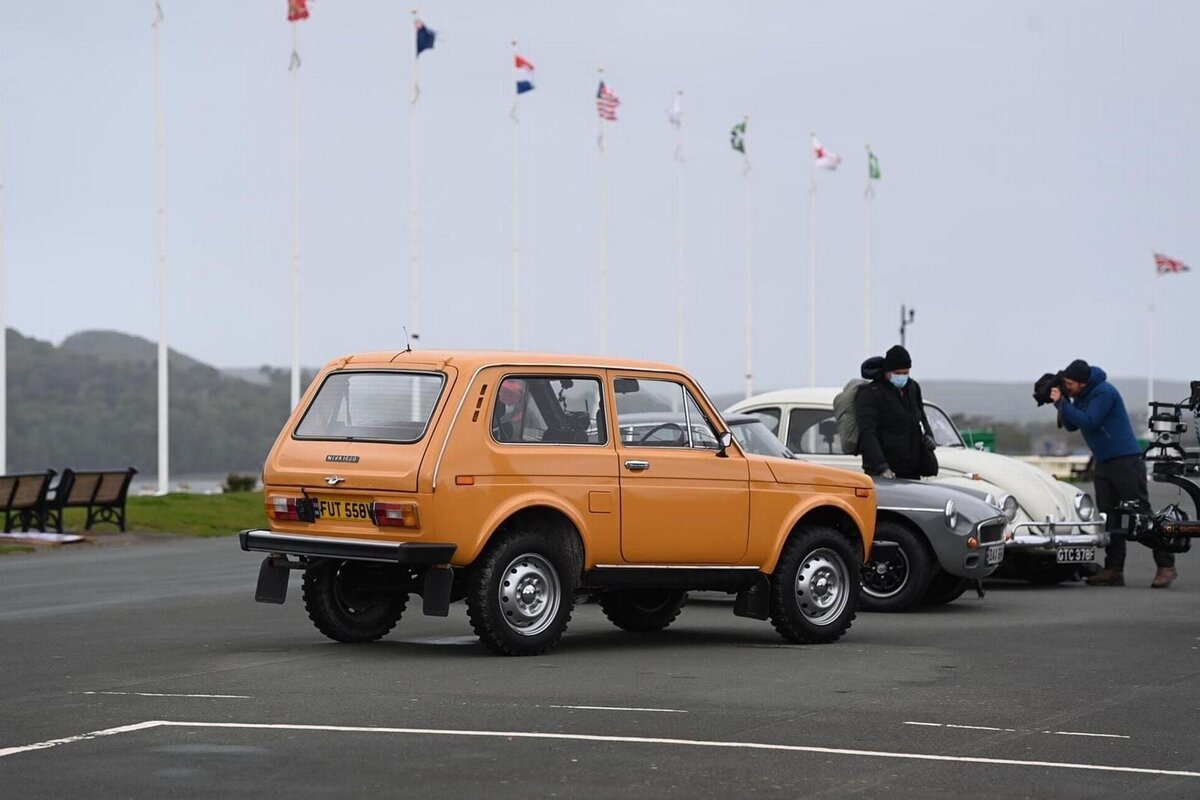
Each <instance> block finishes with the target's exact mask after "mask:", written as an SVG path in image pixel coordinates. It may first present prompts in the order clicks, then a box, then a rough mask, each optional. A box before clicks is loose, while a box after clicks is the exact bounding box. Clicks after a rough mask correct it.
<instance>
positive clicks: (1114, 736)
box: [904, 720, 1133, 739]
mask: <svg viewBox="0 0 1200 800" xmlns="http://www.w3.org/2000/svg"><path fill="white" fill-rule="evenodd" d="M904 724H905V725H918V726H921V727H925V728H955V729H957V730H965V731H999V732H1003V733H1048V734H1050V735H1052V736H1094V737H1096V738H1099V739H1132V738H1133V737H1132V736H1126V735H1125V734H1123V733H1085V732H1083V731H1043V730H1022V729H1020V728H992V727H989V726H987V725H951V724H950V723H948V722H915V721H911V720H909V721H906V722H905V723H904Z"/></svg>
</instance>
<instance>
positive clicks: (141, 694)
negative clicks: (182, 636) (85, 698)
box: [79, 692, 254, 700]
mask: <svg viewBox="0 0 1200 800" xmlns="http://www.w3.org/2000/svg"><path fill="white" fill-rule="evenodd" d="M79 694H118V695H128V696H131V697H206V698H215V699H221V700H253V699H254V698H253V697H251V696H250V695H248V694H167V693H165V692H79Z"/></svg>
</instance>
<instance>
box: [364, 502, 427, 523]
mask: <svg viewBox="0 0 1200 800" xmlns="http://www.w3.org/2000/svg"><path fill="white" fill-rule="evenodd" d="M375 524H376V525H378V526H379V527H381V528H419V527H421V515H420V514H419V513H418V512H417V504H416V503H380V502H376V503H375Z"/></svg>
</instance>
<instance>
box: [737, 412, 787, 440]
mask: <svg viewBox="0 0 1200 800" xmlns="http://www.w3.org/2000/svg"><path fill="white" fill-rule="evenodd" d="M746 413H747V414H753V415H754V416H756V417H759V418H761V419H762V421H763V425H766V426H767V430H769V431H770V432H771V433H773V434H775V435H776V436H778V435H779V419H780V416H781V414H780V409H779V408H778V407H777V406H768V407H766V408H751V409H748V410H747V411H746ZM735 432H736V431H735Z"/></svg>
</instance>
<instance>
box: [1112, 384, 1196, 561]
mask: <svg viewBox="0 0 1200 800" xmlns="http://www.w3.org/2000/svg"><path fill="white" fill-rule="evenodd" d="M1191 389H1192V393H1191V396H1190V397H1189V398H1188V399H1186V400H1184V401H1183V402H1182V403H1158V402H1151V403H1150V418H1149V420H1148V421H1147V425H1148V426H1149V428H1150V444H1149V445H1148V446H1147V447H1146V451H1145V454H1144V457H1145V459H1146V463H1148V464H1150V465H1151V469H1150V477H1151V478H1152V479H1153V480H1154V481H1155V482H1157V483H1169V484H1172V485H1174V486H1178V487H1179V488H1180V489H1182V490H1183V491H1184V492H1185V493H1186V494H1187V496H1188V497H1189V498H1191V500H1192V504H1193V506H1194V508H1195V511H1196V512H1197V516H1200V484H1197V482H1196V479H1197V478H1200V424H1197V428H1196V445H1197V446H1196V447H1187V446H1185V445H1184V444H1183V435H1184V434H1185V433H1187V429H1188V426H1187V423H1186V422H1184V421H1183V415H1184V412H1189V413H1191V415H1192V417H1193V422H1194V423H1200V381H1192V383H1191ZM1118 513H1119V514H1120V520H1119V522H1118V529H1119V532H1120V533H1121V534H1123V535H1124V536H1125V537H1126V538H1127V539H1131V540H1133V541H1135V542H1141V543H1142V544H1144V545H1146V546H1147V547H1151V548H1155V549H1159V550H1169V551H1170V552H1172V553H1186V552H1187V551H1188V550H1190V549H1191V547H1192V541H1191V540H1192V538H1193V537H1200V519H1192V518H1189V517H1188V515H1187V512H1185V511H1184V510H1183V509H1182V508H1180V507H1179V504H1178V503H1172V504H1170V505H1168V506H1167V507H1166V508H1164V509H1162V510H1161V511H1157V512H1148V511H1147V510H1146V509H1145V508H1143V507H1141V505H1140V504H1139V503H1138V502H1137V501H1136V500H1126V501H1124V502H1122V503H1121V505H1120V507H1119V510H1118Z"/></svg>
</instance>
